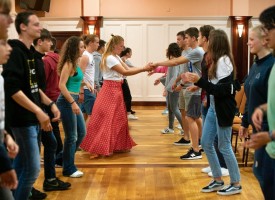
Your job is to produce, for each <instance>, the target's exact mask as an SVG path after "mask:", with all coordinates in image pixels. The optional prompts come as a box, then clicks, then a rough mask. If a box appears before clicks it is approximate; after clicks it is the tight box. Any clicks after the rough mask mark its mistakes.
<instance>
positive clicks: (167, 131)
mask: <svg viewBox="0 0 275 200" xmlns="http://www.w3.org/2000/svg"><path fill="white" fill-rule="evenodd" d="M160 132H161V133H162V134H168V133H174V130H173V129H170V128H168V127H167V128H165V129H163V130H161V131H160Z"/></svg>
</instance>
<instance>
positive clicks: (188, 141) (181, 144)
mask: <svg viewBox="0 0 275 200" xmlns="http://www.w3.org/2000/svg"><path fill="white" fill-rule="evenodd" d="M174 145H177V146H187V145H190V140H185V139H184V138H181V139H180V140H179V141H177V142H174Z"/></svg>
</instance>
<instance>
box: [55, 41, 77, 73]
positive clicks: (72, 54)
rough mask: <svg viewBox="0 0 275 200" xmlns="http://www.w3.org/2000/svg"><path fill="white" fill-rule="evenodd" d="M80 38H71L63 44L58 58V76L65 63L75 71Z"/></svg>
mask: <svg viewBox="0 0 275 200" xmlns="http://www.w3.org/2000/svg"><path fill="white" fill-rule="evenodd" d="M80 41H82V39H81V38H80V37H77V36H71V37H69V38H68V39H67V40H66V41H65V43H64V44H63V46H62V48H61V52H60V58H59V62H58V66H57V72H58V74H59V75H60V74H61V71H62V69H63V66H64V65H65V63H72V66H73V69H74V70H76V63H77V59H78V58H79V56H80V55H79V43H80Z"/></svg>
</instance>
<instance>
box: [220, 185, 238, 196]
mask: <svg viewBox="0 0 275 200" xmlns="http://www.w3.org/2000/svg"><path fill="white" fill-rule="evenodd" d="M241 192H242V186H241V185H239V186H234V185H233V184H230V185H227V186H225V187H224V188H222V189H221V190H219V191H218V192H217V194H220V195H225V196H226V195H232V194H239V193H241Z"/></svg>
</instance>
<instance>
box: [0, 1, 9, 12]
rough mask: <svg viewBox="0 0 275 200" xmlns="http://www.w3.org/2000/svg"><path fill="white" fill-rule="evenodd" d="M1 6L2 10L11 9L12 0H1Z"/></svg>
mask: <svg viewBox="0 0 275 200" xmlns="http://www.w3.org/2000/svg"><path fill="white" fill-rule="evenodd" d="M0 8H1V11H10V10H11V0H1V1H0Z"/></svg>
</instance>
